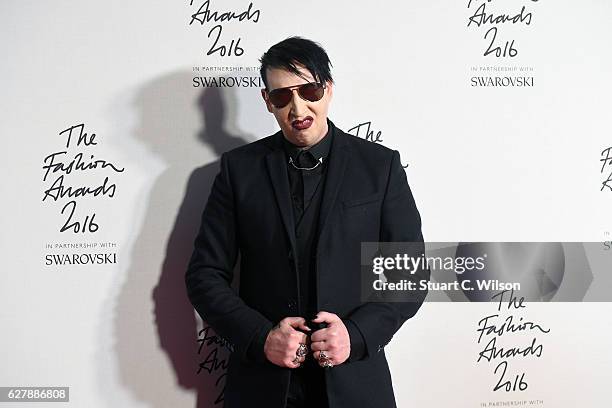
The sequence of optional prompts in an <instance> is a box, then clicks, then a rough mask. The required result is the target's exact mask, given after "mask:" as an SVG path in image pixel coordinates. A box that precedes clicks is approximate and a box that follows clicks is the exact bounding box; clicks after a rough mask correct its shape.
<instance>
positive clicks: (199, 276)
mask: <svg viewBox="0 0 612 408" xmlns="http://www.w3.org/2000/svg"><path fill="white" fill-rule="evenodd" d="M236 229H237V228H236V212H235V207H234V195H233V190H232V185H231V178H230V170H229V164H228V160H227V156H226V155H225V154H223V155H222V156H221V168H220V171H219V174H218V175H217V177H216V178H215V181H214V183H213V186H212V190H211V193H210V196H209V198H208V202H207V204H206V207H205V209H204V212H203V214H202V220H201V225H200V230H199V233H198V235H197V237H196V240H195V243H194V250H193V254H192V256H191V259H190V261H189V266H188V268H187V272H186V274H185V283H186V286H187V295H188V297H189V300H190V301H191V303H192V304H193V306H194V307H195V309H196V311H197V312H198V314H199V315H200V316H201V317H202V319H203V320H204V321H206V322H207V323H208V324H210V326H211V327H212V328H214V329H215V331H216V332H217V333H218V334H219V335H221V336H223V337H224V338H226V339H227V340H228V341H229V342H230V343H232V344H233V346H234V352H236V353H239V355H240V357H241V359H242V360H245V361H248V360H256V361H265V355H264V352H263V346H261V347H255V348H254V347H251V352H249V353H247V350H249V346H250V344H251V342H252V341H253V340H254V339H255V338H256V337H257V338H259V337H261V335H262V334H263V333H267V332H268V331H269V330H270V329H271V328H272V327H273V324H272V322H270V321H269V320H268V319H267V318H266V317H265V316H263V315H262V314H261V313H260V312H258V311H257V310H255V309H253V308H251V307H249V306H248V305H247V304H246V303H245V302H244V301H243V300H242V299H241V298H240V297H239V296H238V295H237V294H236V292H235V291H234V290H233V289H232V287H231V283H232V280H233V277H234V272H233V270H234V266H235V264H236V259H237V256H238V241H237V236H236ZM253 351H255V352H253Z"/></svg>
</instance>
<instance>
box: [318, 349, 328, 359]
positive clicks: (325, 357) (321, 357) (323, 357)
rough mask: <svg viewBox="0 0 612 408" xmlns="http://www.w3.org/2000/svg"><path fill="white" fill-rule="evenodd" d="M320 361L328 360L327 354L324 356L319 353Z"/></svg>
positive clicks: (323, 353) (322, 352) (322, 353)
mask: <svg viewBox="0 0 612 408" xmlns="http://www.w3.org/2000/svg"><path fill="white" fill-rule="evenodd" d="M321 360H329V357H327V354H325V351H323V350H321V351H319V361H321Z"/></svg>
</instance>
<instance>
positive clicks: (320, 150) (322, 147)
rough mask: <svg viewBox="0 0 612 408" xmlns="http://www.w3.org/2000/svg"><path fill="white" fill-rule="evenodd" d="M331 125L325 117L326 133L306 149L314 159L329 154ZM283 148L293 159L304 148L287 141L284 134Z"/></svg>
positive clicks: (325, 156) (331, 133)
mask: <svg viewBox="0 0 612 408" xmlns="http://www.w3.org/2000/svg"><path fill="white" fill-rule="evenodd" d="M332 129H333V126H332V124H331V122H330V120H329V119H327V133H326V134H325V136H323V139H321V140H319V141H318V142H317V144H315V145H314V146H311V147H309V148H308V149H307V150H308V151H309V152H310V153H311V154H312V155H313V156H314V158H315V160H319V159H321V158H323V159H326V158H327V156H329V150H330V149H331V144H332V138H333V133H334V132H333V130H332ZM283 148H284V149H285V153H286V154H287V156H289V157H292V158H293V159H294V160H295V159H296V157H297V155H298V154H299V153H300V152H301V151H302V150H304V148H301V147H298V146H296V145H294V144H292V143H291V142H289V141H288V140H287V139H286V138H285V136H283Z"/></svg>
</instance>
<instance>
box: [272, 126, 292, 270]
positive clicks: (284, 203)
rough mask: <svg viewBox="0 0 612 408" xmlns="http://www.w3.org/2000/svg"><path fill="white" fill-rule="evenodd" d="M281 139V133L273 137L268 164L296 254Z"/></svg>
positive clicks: (277, 200)
mask: <svg viewBox="0 0 612 408" xmlns="http://www.w3.org/2000/svg"><path fill="white" fill-rule="evenodd" d="M281 137H283V136H282V134H281V133H280V132H278V133H276V134H275V135H274V136H273V141H274V143H273V146H272V148H273V150H272V151H271V152H270V153H268V155H267V156H266V164H267V166H268V172H269V173H270V180H271V181H272V188H273V189H274V195H275V196H276V202H277V203H278V209H279V211H280V215H281V218H282V220H283V225H284V226H285V230H286V231H287V236H288V237H289V241H290V243H291V250H292V251H293V254H296V239H295V224H294V222H293V207H292V204H291V197H290V196H291V193H290V191H289V175H288V173H287V160H286V158H285V152H284V151H283V148H282V140H280V138H281ZM294 260H295V256H294Z"/></svg>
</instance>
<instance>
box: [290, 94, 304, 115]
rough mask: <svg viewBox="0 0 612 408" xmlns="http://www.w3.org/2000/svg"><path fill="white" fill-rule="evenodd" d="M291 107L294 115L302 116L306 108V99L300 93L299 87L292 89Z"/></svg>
mask: <svg viewBox="0 0 612 408" xmlns="http://www.w3.org/2000/svg"><path fill="white" fill-rule="evenodd" d="M289 104H290V107H291V113H292V114H293V115H294V116H297V117H300V116H302V113H304V110H305V109H306V101H305V100H303V99H302V97H301V96H300V95H299V94H298V90H297V89H292V94H291V102H289Z"/></svg>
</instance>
